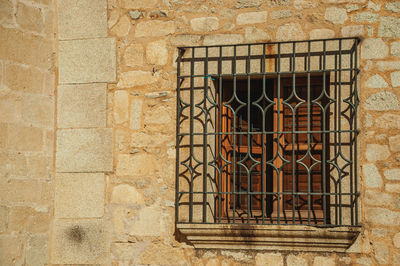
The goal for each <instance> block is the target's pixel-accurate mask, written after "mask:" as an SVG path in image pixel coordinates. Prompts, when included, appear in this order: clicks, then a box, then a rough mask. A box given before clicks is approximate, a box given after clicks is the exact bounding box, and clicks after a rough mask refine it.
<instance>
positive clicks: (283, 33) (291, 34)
mask: <svg viewBox="0 0 400 266" xmlns="http://www.w3.org/2000/svg"><path fill="white" fill-rule="evenodd" d="M305 37H306V35H305V33H304V31H303V29H302V28H301V25H300V24H299V23H294V22H291V23H287V24H284V25H282V26H280V27H279V28H278V29H277V31H276V39H277V40H278V41H289V40H291V41H296V40H304V39H305Z"/></svg>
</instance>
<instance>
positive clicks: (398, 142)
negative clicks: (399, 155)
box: [389, 135, 400, 152]
mask: <svg viewBox="0 0 400 266" xmlns="http://www.w3.org/2000/svg"><path fill="white" fill-rule="evenodd" d="M389 147H390V150H391V151H394V152H398V151H400V135H397V136H393V137H389Z"/></svg>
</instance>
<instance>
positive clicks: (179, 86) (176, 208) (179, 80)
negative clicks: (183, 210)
mask: <svg viewBox="0 0 400 266" xmlns="http://www.w3.org/2000/svg"><path fill="white" fill-rule="evenodd" d="M181 56H182V50H181V49H180V48H178V62H177V63H178V64H177V79H176V81H177V89H176V95H177V97H176V164H175V168H176V181H175V182H176V183H175V222H176V223H178V222H179V132H180V121H181V119H180V113H181V100H180V99H181V78H180V75H181Z"/></svg>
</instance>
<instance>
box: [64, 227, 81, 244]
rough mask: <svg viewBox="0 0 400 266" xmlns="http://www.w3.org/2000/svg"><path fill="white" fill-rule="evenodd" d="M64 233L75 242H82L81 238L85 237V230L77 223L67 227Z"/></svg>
mask: <svg viewBox="0 0 400 266" xmlns="http://www.w3.org/2000/svg"><path fill="white" fill-rule="evenodd" d="M66 233H67V235H68V238H69V240H71V241H73V242H75V243H82V241H83V239H84V238H85V231H84V230H83V229H82V227H80V226H79V225H75V226H72V227H70V228H68V229H67V232H66Z"/></svg>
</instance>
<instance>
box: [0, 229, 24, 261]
mask: <svg viewBox="0 0 400 266" xmlns="http://www.w3.org/2000/svg"><path fill="white" fill-rule="evenodd" d="M24 260H25V258H24V255H23V239H22V237H21V236H20V235H8V234H7V235H0V265H7V266H8V265H24Z"/></svg>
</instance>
